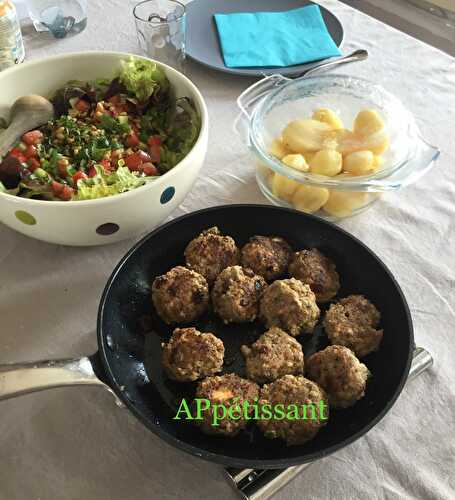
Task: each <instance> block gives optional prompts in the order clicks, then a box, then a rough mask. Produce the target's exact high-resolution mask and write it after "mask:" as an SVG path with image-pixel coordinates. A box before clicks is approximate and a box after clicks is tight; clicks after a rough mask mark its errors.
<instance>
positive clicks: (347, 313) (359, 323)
mask: <svg viewBox="0 0 455 500" xmlns="http://www.w3.org/2000/svg"><path fill="white" fill-rule="evenodd" d="M380 319H381V315H380V313H379V311H378V310H377V309H376V307H375V306H374V305H373V304H372V303H371V302H370V301H369V300H368V299H366V298H365V297H364V296H363V295H350V296H349V297H346V298H344V299H341V300H340V301H339V302H338V303H336V304H332V305H331V306H330V308H329V309H328V311H327V312H326V314H325V317H324V328H325V331H326V332H327V336H328V337H329V340H330V342H331V343H332V344H337V345H343V346H346V347H349V349H351V350H352V351H354V353H355V354H356V355H357V356H358V357H359V358H361V357H363V356H366V355H367V354H369V353H371V352H373V351H376V350H377V349H379V345H380V343H381V340H382V336H383V330H378V329H377V326H378V325H379V321H380Z"/></svg>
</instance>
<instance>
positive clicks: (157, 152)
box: [149, 145, 161, 163]
mask: <svg viewBox="0 0 455 500" xmlns="http://www.w3.org/2000/svg"><path fill="white" fill-rule="evenodd" d="M149 154H150V158H151V160H152V162H153V163H159V162H160V158H161V147H160V146H158V145H153V146H150V147H149Z"/></svg>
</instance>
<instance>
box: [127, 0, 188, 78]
mask: <svg viewBox="0 0 455 500" xmlns="http://www.w3.org/2000/svg"><path fill="white" fill-rule="evenodd" d="M133 14H134V19H135V22H136V30H137V38H138V42H139V47H140V48H141V50H142V51H143V53H144V55H146V56H148V57H150V58H152V59H156V60H157V61H160V62H163V63H165V64H168V65H169V66H172V67H173V68H175V69H177V70H178V71H181V72H182V73H183V72H184V70H185V67H184V65H185V41H186V17H185V6H184V5H183V4H181V3H180V2H178V1H177V0H145V1H144V2H140V3H139V4H137V5H136V7H134V10H133Z"/></svg>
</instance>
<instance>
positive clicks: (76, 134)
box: [0, 58, 200, 201]
mask: <svg viewBox="0 0 455 500" xmlns="http://www.w3.org/2000/svg"><path fill="white" fill-rule="evenodd" d="M52 103H53V105H54V110H55V118H54V119H53V120H52V121H50V122H48V123H47V124H46V125H43V126H42V127H40V128H39V129H37V130H31V131H29V132H27V133H26V134H24V135H23V136H22V138H21V141H20V142H19V143H18V144H17V145H16V146H15V147H14V148H13V149H12V150H11V151H10V152H9V153H8V155H7V156H6V157H5V158H4V159H3V161H2V163H1V164H0V191H3V192H6V193H9V194H14V195H17V196H21V197H25V198H37V199H43V200H62V201H68V200H91V199H95V198H101V197H105V196H111V195H115V194H119V193H123V192H125V191H129V190H131V189H134V188H137V187H139V186H142V185H144V184H145V183H147V182H151V181H153V180H154V179H156V178H157V176H159V175H162V174H164V173H165V172H167V171H168V170H170V169H171V168H172V167H174V165H176V164H177V163H178V162H179V161H180V160H182V159H183V158H184V157H185V156H186V155H187V154H188V152H189V151H190V150H191V148H192V147H193V145H194V143H195V142H196V140H197V138H198V135H199V131H200V117H199V115H198V113H197V111H196V109H195V107H194V104H193V103H192V101H191V100H190V99H189V98H187V97H180V98H176V97H175V94H174V92H173V89H172V86H171V85H170V83H169V81H168V79H167V77H166V75H165V74H164V72H163V71H162V70H161V69H160V68H159V67H158V66H157V65H156V64H155V63H153V62H152V61H146V60H143V59H134V58H131V59H130V60H129V61H124V62H123V63H122V69H121V71H120V73H119V75H118V76H117V77H116V78H114V79H113V80H104V79H100V80H96V81H94V82H80V81H70V82H68V83H67V85H65V87H63V88H61V89H59V90H58V91H57V92H56V94H55V95H54V97H53V99H52ZM1 126H2V124H1V123H0V127H1ZM0 133H1V130H0Z"/></svg>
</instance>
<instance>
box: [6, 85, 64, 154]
mask: <svg viewBox="0 0 455 500" xmlns="http://www.w3.org/2000/svg"><path fill="white" fill-rule="evenodd" d="M10 117H11V121H10V124H9V126H8V128H7V129H6V130H5V131H4V132H2V133H1V134H0V158H3V157H4V156H5V155H6V154H7V153H8V151H9V150H10V149H11V148H12V147H13V146H14V145H15V144H16V143H17V141H18V140H19V139H20V137H21V136H22V135H23V134H25V132H28V131H29V130H33V129H34V128H36V127H39V126H40V125H43V124H45V123H46V122H48V121H49V120H52V118H53V117H54V106H53V105H52V103H51V102H50V101H48V100H47V99H45V98H44V97H41V96H39V95H27V96H24V97H19V99H17V100H16V101H15V103H14V104H13V105H12V107H11V112H10Z"/></svg>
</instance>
